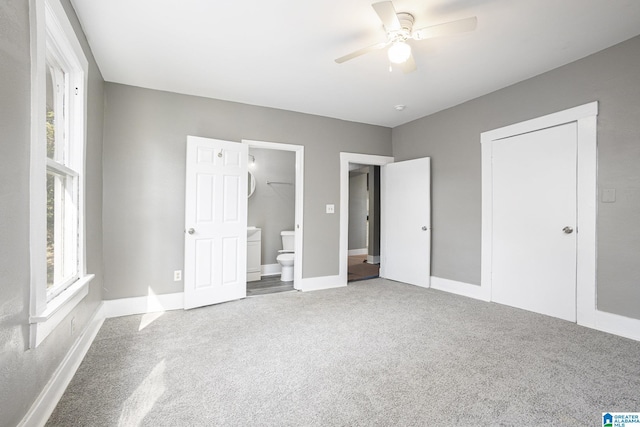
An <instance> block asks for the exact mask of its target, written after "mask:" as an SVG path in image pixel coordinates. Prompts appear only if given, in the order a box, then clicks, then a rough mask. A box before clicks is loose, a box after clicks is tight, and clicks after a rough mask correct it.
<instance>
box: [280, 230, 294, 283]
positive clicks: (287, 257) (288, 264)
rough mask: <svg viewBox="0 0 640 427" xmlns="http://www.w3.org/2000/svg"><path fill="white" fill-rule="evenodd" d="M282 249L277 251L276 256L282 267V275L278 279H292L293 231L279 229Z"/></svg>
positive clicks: (287, 280)
mask: <svg viewBox="0 0 640 427" xmlns="http://www.w3.org/2000/svg"><path fill="white" fill-rule="evenodd" d="M280 236H282V250H280V251H278V252H279V253H280V255H278V257H277V258H276V261H278V264H280V266H281V267H282V275H281V276H280V280H282V281H283V282H291V281H293V260H294V258H295V254H294V249H295V241H296V232H295V231H281V232H280Z"/></svg>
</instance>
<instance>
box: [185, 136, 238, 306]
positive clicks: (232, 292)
mask: <svg viewBox="0 0 640 427" xmlns="http://www.w3.org/2000/svg"><path fill="white" fill-rule="evenodd" d="M247 155H248V147H247V145H245V144H239V143H234V142H229V141H221V140H215V139H209V138H201V137H195V136H188V137H187V164H186V171H187V174H186V191H185V193H186V201H185V264H184V270H185V271H184V306H185V309H188V308H194V307H200V306H204V305H210V304H216V303H220V302H225V301H231V300H234V299H240V298H244V297H245V296H246V274H247V271H246V265H247Z"/></svg>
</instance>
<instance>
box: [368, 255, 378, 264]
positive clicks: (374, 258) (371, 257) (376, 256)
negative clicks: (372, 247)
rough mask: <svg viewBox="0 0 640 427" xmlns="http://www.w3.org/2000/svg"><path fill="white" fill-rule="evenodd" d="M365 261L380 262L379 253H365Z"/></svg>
mask: <svg viewBox="0 0 640 427" xmlns="http://www.w3.org/2000/svg"><path fill="white" fill-rule="evenodd" d="M367 262H368V263H369V264H380V255H367Z"/></svg>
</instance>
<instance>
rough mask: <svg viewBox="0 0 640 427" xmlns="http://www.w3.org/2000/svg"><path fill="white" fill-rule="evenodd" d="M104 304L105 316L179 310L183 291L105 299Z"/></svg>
mask: <svg viewBox="0 0 640 427" xmlns="http://www.w3.org/2000/svg"><path fill="white" fill-rule="evenodd" d="M104 306H105V316H106V317H107V318H111V317H120V316H130V315H132V314H145V313H154V312H156V311H168V310H181V309H183V308H184V293H183V292H176V293H174V294H162V295H148V296H144V297H133V298H121V299H113V300H105V301H104Z"/></svg>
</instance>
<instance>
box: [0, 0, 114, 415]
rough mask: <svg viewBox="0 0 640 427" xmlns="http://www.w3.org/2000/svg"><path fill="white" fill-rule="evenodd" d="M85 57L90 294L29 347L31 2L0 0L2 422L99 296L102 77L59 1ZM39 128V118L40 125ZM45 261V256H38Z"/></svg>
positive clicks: (27, 396)
mask: <svg viewBox="0 0 640 427" xmlns="http://www.w3.org/2000/svg"><path fill="white" fill-rule="evenodd" d="M62 3H63V5H64V7H65V10H67V14H68V15H69V16H70V20H71V22H72V24H73V26H74V28H75V29H76V32H77V33H78V35H79V39H80V42H81V43H82V46H83V48H84V51H85V54H86V55H87V58H88V59H89V61H90V69H89V91H88V97H89V106H88V123H87V125H88V133H87V138H88V139H87V153H86V156H87V158H86V161H87V192H86V193H87V194H86V201H87V212H86V221H87V223H86V225H87V267H88V270H89V272H91V273H95V274H96V279H95V280H94V281H93V282H92V283H91V286H90V291H89V295H88V296H87V297H86V298H85V299H84V300H83V301H82V302H81V303H80V304H79V305H78V307H76V309H75V310H74V311H73V312H72V313H71V314H70V315H69V316H70V317H71V316H73V317H75V322H76V333H75V334H74V335H73V336H71V334H70V324H69V322H70V320H69V319H67V320H65V321H63V322H62V324H61V325H60V326H59V327H58V328H57V329H56V330H55V331H54V332H52V333H51V335H49V336H48V337H47V338H46V340H45V341H44V342H43V343H42V344H41V345H40V346H39V347H38V348H36V349H34V350H29V349H28V343H29V328H28V325H29V289H30V288H29V280H30V276H29V147H30V120H31V109H30V96H31V94H30V90H31V69H30V67H31V63H30V35H29V1H28V0H10V1H2V2H0V76H2V78H1V79H0V93H1V94H2V96H0V129H2V134H1V135H2V136H1V138H2V139H1V141H0V197H1V200H2V202H1V203H0V218H2V221H0V242H1V244H0V277H1V279H0V280H2V283H1V284H0V344H1V346H0V413H1V414H2V416H1V417H0V425H2V426H15V425H16V424H17V423H18V422H19V421H20V420H21V419H22V418H23V417H24V415H25V414H26V412H27V411H28V409H29V407H30V406H31V404H32V403H33V402H34V400H35V399H36V397H37V396H38V395H39V394H40V392H41V390H42V389H43V388H44V386H45V384H46V383H47V381H49V379H50V378H51V375H52V374H53V373H54V371H55V369H56V368H57V367H58V365H59V364H60V363H61V361H62V359H63V358H64V356H65V355H66V353H67V352H68V351H69V349H70V348H71V345H72V344H73V342H74V340H75V339H76V338H77V337H78V336H79V334H80V333H81V332H82V330H83V329H84V327H85V326H86V324H87V321H88V320H89V318H90V316H91V315H92V313H93V312H94V311H95V309H96V308H97V306H98V304H99V302H100V300H101V299H102V295H101V288H102V249H101V248H102V227H101V223H102V219H101V214H102V188H101V187H102V159H101V155H102V125H103V116H104V114H103V85H104V82H103V81H102V77H101V75H100V72H99V71H98V69H97V67H96V64H95V62H94V60H93V57H92V56H91V52H90V50H89V48H88V46H87V43H86V40H85V38H84V35H83V34H82V31H81V29H80V26H79V24H78V21H77V19H76V17H75V14H74V13H73V10H72V8H71V7H70V5H69V2H68V1H67V0H63V1H62ZM43 126H44V123H43ZM43 262H44V260H43Z"/></svg>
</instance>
